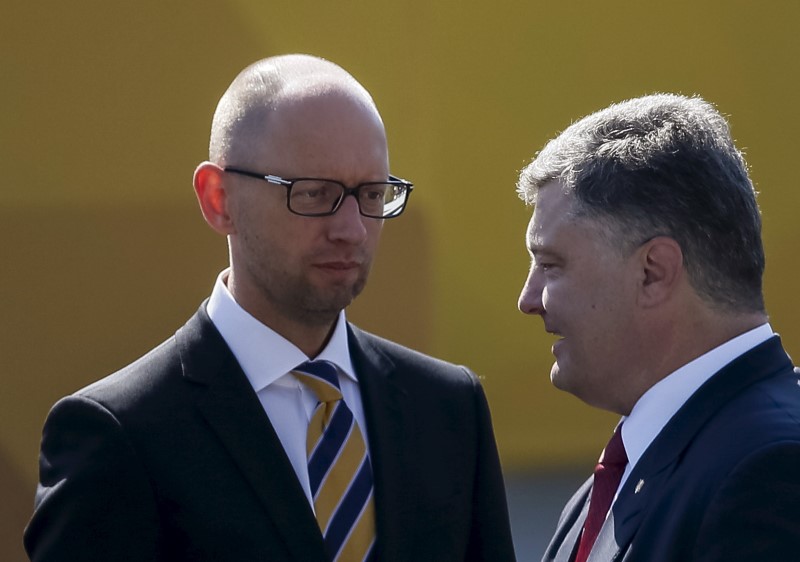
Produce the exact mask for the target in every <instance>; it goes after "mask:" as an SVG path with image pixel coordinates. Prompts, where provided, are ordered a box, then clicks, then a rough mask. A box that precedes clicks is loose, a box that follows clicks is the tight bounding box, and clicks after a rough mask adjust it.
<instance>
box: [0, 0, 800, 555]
mask: <svg viewBox="0 0 800 562" xmlns="http://www.w3.org/2000/svg"><path fill="white" fill-rule="evenodd" d="M9 4H10V5H7V6H5V10H4V16H3V18H2V22H0V26H2V27H0V46H1V47H2V48H0V64H1V65H2V66H0V72H1V73H0V76H2V78H1V79H2V88H0V103H2V111H0V159H1V161H2V170H3V173H4V174H5V177H6V179H5V180H4V182H3V188H2V189H1V190H0V214H1V216H0V234H1V235H2V240H3V241H4V244H3V249H2V256H3V261H4V263H6V266H4V271H5V274H3V275H2V276H0V292H1V293H0V294H2V310H3V321H2V323H0V369H2V388H3V391H2V392H0V412H2V419H3V423H0V482H2V484H1V485H2V490H1V491H0V497H2V498H4V501H3V502H0V503H2V504H3V505H2V507H0V559H2V560H9V561H13V560H22V559H23V554H22V549H21V532H22V527H23V526H24V524H25V522H26V521H27V518H28V516H29V515H30V511H31V509H32V502H33V494H34V490H35V485H36V481H37V454H38V444H39V439H40V432H41V425H42V422H43V420H44V417H45V415H46V414H47V411H48V409H49V407H50V406H51V405H52V403H53V402H55V401H56V400H57V399H58V398H59V397H61V396H63V395H65V394H68V393H70V392H73V391H74V390H76V389H78V388H80V387H82V386H84V385H86V384H88V383H89V382H91V381H93V380H96V379H98V378H100V377H102V376H103V375H105V374H108V373H110V372H112V371H114V370H116V369H118V368H119V367H121V366H123V365H124V364H126V363H127V362H129V361H131V360H133V359H135V358H136V357H138V356H139V355H141V354H142V353H144V352H146V351H147V350H148V349H149V348H151V347H152V346H154V345H156V344H157V343H159V342H160V341H161V340H163V339H165V338H166V337H168V336H169V335H170V334H171V333H172V332H174V330H175V329H176V328H177V327H178V326H179V325H181V324H182V323H183V322H184V321H185V320H186V319H187V318H188V317H189V316H190V315H191V314H192V313H193V311H194V310H195V309H196V308H197V306H198V305H199V304H200V302H201V301H202V300H203V299H204V298H205V297H206V296H207V295H208V294H209V293H210V290H211V287H212V284H213V282H214V279H215V276H216V274H217V272H218V271H219V270H220V269H221V268H222V267H224V265H225V263H226V259H227V255H226V248H225V242H224V240H223V239H222V238H220V237H217V236H216V235H214V234H213V233H212V232H211V231H210V230H209V229H208V228H207V227H206V225H205V223H204V222H203V220H202V217H201V215H200V213H199V210H198V208H197V205H196V203H195V200H194V195H193V193H192V188H191V176H192V172H193V170H194V167H195V165H196V164H197V163H199V162H200V161H202V160H204V159H205V158H206V157H207V141H208V131H209V128H210V123H211V115H212V113H213V111H214V107H215V105H216V102H217V100H218V98H219V96H220V95H221V94H222V92H223V91H224V90H225V88H226V87H227V85H228V84H229V82H230V81H231V80H232V79H233V77H234V76H235V75H236V74H237V73H238V72H239V70H240V69H242V68H243V67H244V66H246V65H247V64H249V63H251V62H253V61H255V60H257V59H259V58H263V57H266V56H270V55H275V54H280V53H287V52H306V53H311V54H315V55H319V56H322V57H325V58H328V59H330V60H333V61H334V62H336V63H338V64H340V65H342V66H343V67H344V68H346V69H347V70H349V71H350V72H351V73H352V74H353V75H355V76H356V78H358V79H359V80H360V81H361V82H362V83H363V84H364V85H365V86H366V88H367V89H368V90H370V92H371V93H372V94H373V97H374V98H375V100H376V102H377V104H378V107H379V108H380V109H381V112H382V114H383V117H384V121H385V123H386V127H387V131H388V135H389V143H390V150H391V158H392V171H393V173H395V174H397V175H400V176H401V177H405V178H408V179H410V180H412V181H413V182H414V183H415V184H416V186H417V187H416V189H415V191H414V194H413V197H412V198H411V202H410V208H409V211H407V214H406V215H404V216H403V217H402V218H401V219H398V220H396V221H391V222H387V223H386V226H385V228H384V235H383V236H384V239H383V243H382V244H383V245H382V248H381V251H380V254H379V257H378V260H377V263H376V266H375V270H374V272H373V277H372V280H371V283H370V285H369V287H368V288H367V290H366V291H365V293H364V295H363V296H362V297H361V299H360V300H359V301H358V302H357V303H356V305H354V306H353V307H352V309H351V310H350V311H349V317H350V318H351V319H352V320H354V321H356V322H357V323H358V324H360V325H361V326H362V327H364V328H366V329H369V330H372V331H375V332H378V333H380V334H382V335H384V336H387V337H389V338H392V339H395V340H397V341H399V342H401V343H404V344H407V345H410V346H413V347H416V348H418V349H421V350H423V351H426V352H428V353H431V354H433V355H438V356H440V357H443V358H445V359H448V360H451V361H454V362H458V363H464V364H467V365H469V366H470V367H472V368H473V369H474V370H475V371H476V372H478V373H479V374H480V375H482V377H483V382H484V385H485V387H486V390H487V393H488V396H489V400H490V405H491V407H492V411H493V416H494V422H495V430H496V434H497V440H498V444H499V446H500V450H501V455H502V460H503V463H504V467H505V468H506V469H508V470H523V469H537V468H547V469H554V470H556V469H559V467H569V466H572V465H575V464H576V463H590V462H591V459H593V458H594V457H595V456H596V454H597V450H598V449H599V447H601V445H602V443H604V442H605V440H606V436H607V434H608V432H609V431H610V429H611V428H612V427H613V425H614V423H615V417H614V416H612V415H610V414H608V413H604V412H601V411H598V410H593V409H591V408H589V407H588V406H586V405H584V404H582V403H580V402H579V401H578V400H577V399H575V398H573V397H571V396H569V395H566V394H563V393H560V392H558V391H556V390H555V389H553V388H552V387H551V386H550V382H549V377H548V373H549V369H550V364H551V362H552V359H551V355H550V345H551V338H550V337H549V336H547V335H546V334H545V333H544V331H543V330H542V326H541V322H540V321H539V320H538V319H535V318H527V317H524V316H523V315H522V314H520V313H519V312H518V311H517V310H516V300H517V295H518V291H519V289H520V287H521V285H522V282H523V280H524V277H525V274H526V269H527V266H528V257H527V254H526V252H525V248H524V239H523V236H524V230H525V226H526V223H527V220H528V217H529V215H530V209H529V208H526V207H525V206H524V205H523V203H522V202H520V201H519V200H518V199H517V197H516V194H515V192H514V184H515V181H516V177H517V174H518V171H519V169H520V168H522V167H523V166H524V165H525V164H526V163H527V162H528V161H529V160H530V158H531V157H532V156H533V155H534V154H535V152H536V151H537V150H538V149H539V148H541V146H542V145H543V144H544V143H545V142H546V141H547V140H548V139H549V138H550V137H552V136H553V135H554V134H556V133H557V132H558V131H560V130H561V129H563V128H564V127H566V126H567V125H568V124H569V123H570V122H571V121H573V120H574V119H577V118H579V117H581V116H583V115H585V114H587V113H589V112H591V111H594V110H596V109H600V108H601V107H604V106H606V105H608V104H609V103H611V102H614V101H619V100H622V99H625V98H629V97H633V96H637V95H641V94H645V93H652V92H657V91H670V92H680V93H684V94H700V95H702V96H703V97H705V98H706V99H708V100H709V101H712V102H713V103H715V104H716V105H717V106H718V107H719V109H720V110H721V111H722V112H723V113H724V114H726V115H729V116H730V120H731V124H732V128H733V133H734V137H735V138H736V139H737V143H738V145H739V147H740V148H742V149H744V150H745V153H746V157H747V159H748V161H749V163H750V166H751V168H752V177H753V179H754V181H755V183H756V185H757V187H758V189H759V191H761V192H762V193H761V195H760V200H759V201H760V204H761V207H762V211H763V215H764V240H765V245H766V251H767V275H766V298H767V305H768V309H769V311H770V313H771V318H772V323H773V327H774V328H775V329H776V330H777V331H779V332H780V333H781V335H782V336H783V338H784V344H785V346H786V347H787V349H788V350H789V352H790V353H794V354H795V355H796V354H798V353H800V326H798V323H797V318H798V317H800V299H798V298H797V295H796V294H795V287H796V285H797V281H796V278H797V265H796V259H797V258H796V252H797V248H798V247H799V246H800V226H798V223H797V218H796V213H797V209H798V207H800V190H798V188H797V186H796V185H795V184H796V178H795V174H796V171H795V170H796V165H797V160H798V157H797V155H796V154H795V151H796V150H798V151H800V142H798V140H797V137H795V134H794V133H795V132H796V131H798V130H800V112H799V111H798V102H797V101H796V98H797V91H798V86H800V80H799V79H798V62H797V61H798V60H800V39H798V37H799V36H798V33H797V29H798V23H800V3H797V2H794V1H791V0H776V1H774V2H770V3H762V4H757V3H753V2H749V1H746V0H729V1H721V0H717V1H708V2H689V1H686V0H680V1H676V2H670V3H658V4H655V3H641V2H635V1H632V0H626V1H616V2H615V1H611V2H602V3H599V2H580V3H567V2H564V3H560V4H559V3H553V2H542V1H538V0H536V1H530V2H519V1H518V2H511V1H508V0H498V1H495V2H491V3H488V2H487V3H478V2H475V3H468V2H428V1H421V0H409V1H403V2H401V1H399V0H395V1H386V2H360V1H355V0H340V1H339V2H335V3H334V2H326V3H322V2H313V1H310V0H293V1H292V2H264V1H257V0H227V1H223V0H216V1H210V2H202V3H201V2H189V1H187V0H176V1H173V2H156V1H154V0H142V1H140V2H137V3H131V2H114V1H111V2H100V1H98V0H86V1H84V2H80V3H78V4H75V3H63V2H55V1H52V0H45V1H43V2H33V3H29V2H20V1H13V0H12V2H11V3H9Z"/></svg>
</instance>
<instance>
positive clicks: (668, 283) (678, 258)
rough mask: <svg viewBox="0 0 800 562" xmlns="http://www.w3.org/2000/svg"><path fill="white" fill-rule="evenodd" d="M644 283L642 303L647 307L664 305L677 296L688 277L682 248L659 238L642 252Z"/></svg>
mask: <svg viewBox="0 0 800 562" xmlns="http://www.w3.org/2000/svg"><path fill="white" fill-rule="evenodd" d="M639 255H640V266H641V271H642V273H643V275H642V283H641V286H640V288H639V303H640V304H641V305H642V306H645V307H648V308H649V307H653V306H658V305H659V304H662V303H663V302H665V301H667V300H669V299H670V297H672V296H673V295H674V294H675V291H676V290H677V288H678V286H679V284H680V283H681V282H682V280H683V278H684V274H685V269H684V267H683V252H682V251H681V247H680V245H679V244H678V243H677V242H676V241H675V240H674V239H673V238H669V237H668V236H656V237H655V238H653V239H651V240H648V241H647V242H645V243H644V244H643V245H642V247H641V248H639Z"/></svg>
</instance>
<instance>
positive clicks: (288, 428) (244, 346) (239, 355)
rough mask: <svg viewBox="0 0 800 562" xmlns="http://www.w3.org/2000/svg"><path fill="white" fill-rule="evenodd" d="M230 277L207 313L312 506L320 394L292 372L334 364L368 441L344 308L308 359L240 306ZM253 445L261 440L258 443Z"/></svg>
mask: <svg viewBox="0 0 800 562" xmlns="http://www.w3.org/2000/svg"><path fill="white" fill-rule="evenodd" d="M227 276H228V270H227V269H226V270H225V271H223V272H222V273H220V274H219V276H218V277H217V281H216V283H215V284H214V290H213V291H212V292H211V298H210V299H209V301H208V305H207V311H208V315H209V317H210V318H211V321H212V322H213V323H214V326H216V328H217V330H219V333H220V334H221V335H222V338H223V339H224V340H225V343H227V344H228V347H229V348H230V349H231V351H232V352H233V355H234V356H235V357H236V360H237V361H238V362H239V365H240V366H241V368H242V370H243V371H244V374H245V375H246V376H247V380H248V381H250V384H251V385H252V387H253V390H255V392H256V394H257V395H258V399H259V400H260V401H261V405H262V406H263V407H264V411H265V412H266V413H267V416H268V417H269V420H270V422H271V423H272V426H273V427H274V428H275V433H277V434H278V439H280V441H281V444H282V445H283V449H284V450H285V451H286V455H287V456H288V457H289V462H290V463H291V464H292V467H293V468H294V471H295V473H297V478H298V480H299V481H300V485H301V486H302V487H303V490H304V491H305V493H306V497H307V498H308V500H309V503H311V505H312V508H313V500H312V498H311V486H310V484H309V481H308V464H307V456H306V433H307V431H308V424H309V422H310V421H311V417H312V416H313V414H314V410H315V408H316V405H317V398H316V396H315V395H314V393H313V392H312V391H311V390H310V389H309V388H307V387H306V386H305V385H303V384H301V383H300V382H299V381H298V380H297V379H296V378H295V377H294V376H293V375H291V374H289V372H290V371H291V370H292V369H294V368H295V367H297V366H298V365H300V364H301V363H304V362H306V361H308V360H309V359H315V360H322V359H324V360H326V361H330V362H332V363H334V364H335V365H336V366H337V367H338V370H339V384H340V385H341V389H342V396H343V397H344V401H345V403H347V406H348V407H349V408H350V410H352V412H353V416H354V417H355V419H356V421H357V422H358V425H359V427H360V428H361V432H362V433H363V435H364V440H365V441H366V440H367V426H366V422H365V420H364V408H363V406H362V402H361V393H360V392H359V389H358V379H357V378H356V374H355V370H354V369H353V363H352V361H351V360H350V350H349V347H348V344H347V327H346V325H347V324H346V320H345V315H344V311H342V312H341V313H340V314H339V318H338V319H337V321H336V327H335V328H334V330H333V334H332V335H331V338H330V341H329V342H328V345H326V346H325V349H323V350H322V352H321V353H320V354H319V355H318V356H317V357H313V358H309V357H307V356H306V354H305V353H303V352H302V351H300V349H299V348H298V347H297V346H295V345H294V344H293V343H291V342H290V341H288V340H287V339H286V338H284V337H283V336H281V335H279V334H278V333H277V332H275V331H274V330H272V329H270V328H268V327H267V326H265V325H264V324H262V323H261V322H259V321H258V320H256V319H255V318H254V317H252V316H251V315H250V314H249V313H247V312H246V311H245V310H244V309H243V308H242V307H241V306H239V304H238V303H237V302H236V301H235V300H234V298H233V295H231V293H230V291H228V288H227V287H226V285H225V282H226V280H227ZM253 446H258V444H257V443H253Z"/></svg>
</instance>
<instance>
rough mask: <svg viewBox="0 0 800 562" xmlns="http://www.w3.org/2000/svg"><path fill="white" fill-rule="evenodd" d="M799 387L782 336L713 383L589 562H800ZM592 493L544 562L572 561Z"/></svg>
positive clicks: (581, 498) (572, 511)
mask: <svg viewBox="0 0 800 562" xmlns="http://www.w3.org/2000/svg"><path fill="white" fill-rule="evenodd" d="M799 381H800V369H793V367H792V362H791V359H790V358H789V357H788V356H787V355H786V353H785V352H784V351H783V348H782V347H781V343H780V339H779V338H778V337H777V336H775V337H773V338H771V339H769V340H767V341H766V342H764V343H762V344H761V345H759V346H758V347H756V348H754V349H752V350H751V351H749V352H747V353H745V354H744V355H742V356H741V357H739V358H737V359H736V360H734V361H733V362H731V363H730V364H728V365H727V366H726V367H724V368H723V369H722V370H720V371H719V372H718V373H716V374H715V375H714V376H713V377H711V378H710V379H709V380H708V381H707V382H706V383H705V384H704V385H703V386H701V387H700V389H698V391H697V392H696V393H695V394H694V395H693V396H692V397H691V398H690V399H689V400H688V401H687V402H686V404H684V406H683V407H682V408H681V409H680V410H679V411H678V412H677V413H676V414H675V416H674V417H673V418H672V419H671V420H670V421H669V422H668V423H667V425H666V426H665V427H664V429H663V430H662V431H661V433H660V434H659V435H658V436H657V437H656V439H655V440H654V441H653V443H652V444H651V445H650V447H648V448H647V450H646V451H645V453H644V455H643V456H642V457H641V459H640V460H639V462H638V463H637V464H636V466H635V467H634V469H633V471H632V472H631V474H630V476H629V478H628V479H627V480H626V482H625V484H624V485H623V487H622V489H621V490H620V493H619V496H618V497H617V501H616V502H615V503H614V507H613V508H612V510H611V514H610V515H609V517H608V519H607V520H606V523H605V525H604V526H603V528H602V529H601V531H600V535H599V536H598V538H597V542H596V543H595V546H594V548H593V550H592V553H591V555H590V557H589V562H608V561H612V560H614V561H623V560H624V561H627V562H634V561H636V562H639V561H647V562H696V561H712V560H714V561H723V560H724V561H728V562H729V561H737V560H742V561H745V560H746V561H749V562H784V561H787V562H788V561H790V560H800V386H799V385H800V382H799ZM591 486H592V479H591V478H590V479H589V480H588V481H587V482H586V483H585V484H584V485H583V486H582V487H581V488H580V490H578V492H577V493H576V494H575V495H574V496H573V497H572V499H571V500H570V501H569V503H568V504H567V506H566V507H565V509H564V512H563V513H562V515H561V519H560V520H559V522H558V527H557V529H556V533H555V535H554V537H553V540H552V542H551V543H550V546H549V547H548V549H547V552H546V553H545V556H544V558H543V560H545V561H558V562H567V561H568V560H571V559H572V558H571V557H572V554H573V550H574V548H575V545H576V542H577V540H578V537H579V535H580V530H581V528H582V527H583V522H584V520H585V519H586V513H587V510H588V498H589V494H590V492H591Z"/></svg>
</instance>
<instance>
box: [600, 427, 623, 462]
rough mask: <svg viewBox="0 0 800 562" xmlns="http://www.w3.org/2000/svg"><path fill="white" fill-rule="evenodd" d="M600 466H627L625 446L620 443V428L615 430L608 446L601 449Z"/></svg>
mask: <svg viewBox="0 0 800 562" xmlns="http://www.w3.org/2000/svg"><path fill="white" fill-rule="evenodd" d="M600 464H602V465H603V466H607V465H611V464H613V465H623V466H624V465H626V464H628V455H627V454H626V453H625V444H624V443H623V442H622V426H620V427H618V428H617V430H616V431H615V432H614V435H613V436H611V440H610V441H609V442H608V445H606V448H605V449H603V454H602V455H601V456H600Z"/></svg>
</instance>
